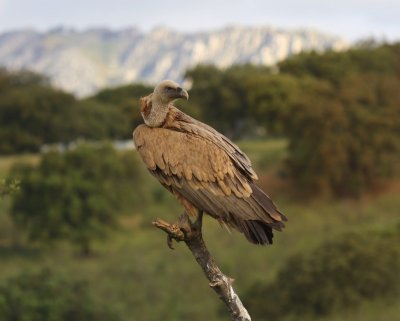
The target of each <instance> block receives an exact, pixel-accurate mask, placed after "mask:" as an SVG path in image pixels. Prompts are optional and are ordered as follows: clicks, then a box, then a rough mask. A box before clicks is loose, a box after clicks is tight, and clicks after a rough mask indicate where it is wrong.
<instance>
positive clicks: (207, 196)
mask: <svg viewBox="0 0 400 321" xmlns="http://www.w3.org/2000/svg"><path fill="white" fill-rule="evenodd" d="M180 98H183V99H186V100H187V99H188V98H189V95H188V93H187V91H186V90H184V89H183V88H182V87H180V86H179V85H178V84H177V83H175V82H174V81H171V80H164V81H162V82H160V83H159V84H158V85H157V86H156V87H155V89H154V91H153V93H151V94H149V95H148V96H146V97H142V98H140V101H139V105H140V112H141V115H142V117H143V120H144V124H141V125H139V126H138V127H137V128H136V129H135V130H134V132H133V141H134V144H135V146H136V149H137V151H138V153H139V154H140V156H141V158H142V160H143V162H144V163H145V165H146V167H147V169H148V170H149V171H150V173H151V174H152V175H153V176H155V177H156V178H157V179H158V180H159V182H160V183H161V184H162V185H163V186H164V187H165V188H166V189H167V190H168V191H170V192H171V193H172V194H173V195H174V196H175V197H176V199H177V200H178V201H179V202H180V203H181V205H182V206H183V207H184V209H185V211H186V213H187V215H188V216H189V217H190V218H192V219H196V218H197V217H198V215H202V214H203V212H204V213H206V214H208V215H210V216H211V217H213V218H215V219H216V220H218V221H219V222H220V223H221V225H223V226H227V227H228V228H229V227H230V228H233V229H236V230H237V231H239V232H241V233H243V234H244V236H245V237H246V238H247V240H248V241H250V242H251V243H254V244H261V245H264V244H272V238H273V233H272V231H273V230H278V231H280V230H281V229H282V228H283V227H284V223H283V221H286V220H287V218H286V217H285V215H284V214H282V213H281V212H280V211H279V210H278V208H277V207H276V206H275V204H274V203H273V202H272V200H271V199H270V197H269V196H268V195H267V194H265V193H264V192H263V191H262V190H261V188H260V187H259V186H257V184H256V183H255V181H256V180H257V179H258V178H257V174H256V173H255V172H254V170H253V168H252V166H251V162H250V160H249V158H248V157H247V155H245V154H244V153H243V152H242V151H241V150H240V149H239V147H238V146H236V145H235V144H234V143H233V142H232V141H230V140H229V139H228V138H227V137H225V136H224V135H222V134H221V133H219V132H218V131H216V130H215V129H214V128H212V127H210V126H208V125H206V124H204V123H202V122H200V121H198V120H196V119H194V118H192V117H190V116H189V115H187V114H185V113H183V112H182V111H180V110H179V109H178V108H176V107H175V106H174V105H173V104H172V103H173V102H174V101H175V100H176V99H180Z"/></svg>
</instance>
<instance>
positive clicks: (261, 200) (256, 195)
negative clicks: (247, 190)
mask: <svg viewBox="0 0 400 321" xmlns="http://www.w3.org/2000/svg"><path fill="white" fill-rule="evenodd" d="M250 186H251V189H252V191H253V193H252V194H251V197H252V198H253V199H254V200H255V201H256V202H257V204H258V205H260V206H261V207H262V208H263V209H264V211H265V212H266V213H267V214H268V215H269V216H270V217H271V218H272V219H273V220H274V221H275V222H274V223H272V224H270V226H272V227H273V228H277V229H278V228H282V227H284V226H285V225H284V224H283V223H282V221H287V217H286V216H285V215H284V214H283V213H281V212H280V211H279V210H278V208H277V207H276V205H275V204H274V202H273V201H272V200H271V198H270V197H269V196H268V195H267V194H265V193H264V192H263V190H262V189H261V188H259V187H258V186H257V185H256V184H254V183H251V184H250Z"/></svg>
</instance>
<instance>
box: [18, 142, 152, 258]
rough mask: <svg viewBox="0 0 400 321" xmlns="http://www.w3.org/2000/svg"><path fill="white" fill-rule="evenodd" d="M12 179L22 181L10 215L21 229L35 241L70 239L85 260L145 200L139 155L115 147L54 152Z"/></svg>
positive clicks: (93, 147) (23, 166)
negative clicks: (94, 242) (98, 240)
mask: <svg viewBox="0 0 400 321" xmlns="http://www.w3.org/2000/svg"><path fill="white" fill-rule="evenodd" d="M12 175H15V176H17V175H19V176H20V178H21V185H20V192H19V193H16V194H15V196H14V200H13V206H12V211H11V215H12V218H13V220H14V221H15V223H16V225H17V226H18V227H20V228H23V229H25V230H26V231H27V232H28V234H29V237H30V238H31V239H33V240H42V241H46V242H52V241H56V240H62V239H65V240H69V241H71V242H73V243H75V244H77V245H78V246H79V247H80V249H81V252H82V254H83V255H89V254H90V252H91V241H92V240H93V239H95V238H102V237H105V236H106V234H107V231H108V230H110V229H113V228H115V227H116V226H117V222H118V220H117V215H118V214H119V213H121V212H122V211H124V210H127V209H132V208H133V207H132V204H133V203H135V204H139V203H140V204H143V203H144V201H145V198H146V195H143V193H142V192H141V190H140V188H139V186H140V173H139V170H138V162H137V158H136V155H135V154H134V153H133V152H124V153H121V154H119V153H117V151H116V150H115V149H113V148H112V147H111V146H110V145H99V146H89V145H85V144H82V145H78V146H77V147H76V148H74V149H72V150H70V151H66V152H65V153H61V152H57V151H51V152H48V153H46V154H44V155H43V158H42V160H41V163H40V164H39V166H38V167H32V166H26V165H19V166H18V167H17V168H15V169H14V170H13V174H12ZM135 187H136V188H135Z"/></svg>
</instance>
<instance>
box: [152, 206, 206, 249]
mask: <svg viewBox="0 0 400 321" xmlns="http://www.w3.org/2000/svg"><path fill="white" fill-rule="evenodd" d="M202 221H203V212H202V211H199V212H198V216H197V218H196V220H195V221H194V222H192V221H191V220H190V218H189V216H188V215H187V214H186V212H184V213H183V214H182V215H181V216H179V219H178V221H177V222H175V223H172V224H170V223H168V222H166V221H164V220H162V219H159V218H158V219H156V220H155V221H154V222H153V225H154V226H155V227H157V228H159V229H161V230H163V231H164V232H166V233H167V245H168V247H169V248H170V249H171V250H173V249H174V247H173V245H172V243H173V240H175V241H177V242H181V241H186V240H188V239H190V238H192V237H193V236H194V234H196V233H201V227H202Z"/></svg>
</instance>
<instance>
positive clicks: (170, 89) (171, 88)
mask: <svg viewBox="0 0 400 321" xmlns="http://www.w3.org/2000/svg"><path fill="white" fill-rule="evenodd" d="M180 98H184V99H186V100H188V99H189V94H188V92H187V91H186V90H185V89H183V88H182V87H181V86H179V85H178V84H177V83H176V82H174V81H172V80H163V81H161V82H160V83H159V84H158V85H157V86H156V87H155V88H154V92H153V103H154V102H157V103H158V104H162V105H168V104H169V103H170V102H172V101H174V100H175V99H180Z"/></svg>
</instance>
